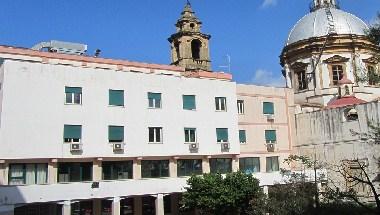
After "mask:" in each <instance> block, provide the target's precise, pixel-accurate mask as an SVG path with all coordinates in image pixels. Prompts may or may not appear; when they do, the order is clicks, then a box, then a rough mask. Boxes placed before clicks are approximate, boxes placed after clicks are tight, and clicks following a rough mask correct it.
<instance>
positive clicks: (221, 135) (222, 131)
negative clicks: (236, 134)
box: [216, 128, 228, 143]
mask: <svg viewBox="0 0 380 215" xmlns="http://www.w3.org/2000/svg"><path fill="white" fill-rule="evenodd" d="M216 141H217V142H218V143H227V142H228V128H217V129H216Z"/></svg>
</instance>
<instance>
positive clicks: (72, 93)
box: [65, 86, 83, 105]
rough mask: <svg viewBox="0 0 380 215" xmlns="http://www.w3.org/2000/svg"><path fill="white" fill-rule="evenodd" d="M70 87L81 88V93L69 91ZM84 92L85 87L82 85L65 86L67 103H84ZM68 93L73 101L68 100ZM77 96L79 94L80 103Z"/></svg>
mask: <svg viewBox="0 0 380 215" xmlns="http://www.w3.org/2000/svg"><path fill="white" fill-rule="evenodd" d="M69 88H72V89H73V88H78V89H79V88H80V93H74V92H67V91H69V90H68V89H69ZM82 94H83V88H82V87H72V86H65V105H82V102H83V101H82ZM68 95H70V97H71V99H70V100H71V101H69V102H68ZM76 96H79V103H77V102H76Z"/></svg>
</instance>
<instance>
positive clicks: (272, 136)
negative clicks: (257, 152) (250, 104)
mask: <svg viewBox="0 0 380 215" xmlns="http://www.w3.org/2000/svg"><path fill="white" fill-rule="evenodd" d="M276 140H277V138H276V130H265V141H266V143H276Z"/></svg>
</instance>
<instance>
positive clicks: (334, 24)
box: [286, 0, 368, 45]
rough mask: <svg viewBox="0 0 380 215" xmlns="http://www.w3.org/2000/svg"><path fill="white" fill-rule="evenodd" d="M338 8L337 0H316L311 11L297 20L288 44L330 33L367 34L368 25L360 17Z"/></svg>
mask: <svg viewBox="0 0 380 215" xmlns="http://www.w3.org/2000/svg"><path fill="white" fill-rule="evenodd" d="M338 8H339V6H338V5H337V3H336V1H335V0H314V2H313V4H312V7H311V13H309V14H307V15H306V16H304V17H303V18H302V19H300V20H299V21H298V22H297V24H296V25H295V26H294V27H293V29H292V30H291V32H290V34H289V36H288V39H287V42H286V44H287V45H289V44H292V43H295V42H298V41H301V40H305V39H309V38H312V37H322V36H327V35H328V34H329V33H335V34H353V35H365V31H366V30H367V29H368V26H367V25H366V24H365V23H364V22H363V21H362V20H361V19H360V18H358V17H356V16H355V15H353V14H350V13H347V12H345V11H342V10H340V9H338Z"/></svg>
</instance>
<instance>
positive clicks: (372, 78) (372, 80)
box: [367, 65, 379, 85]
mask: <svg viewBox="0 0 380 215" xmlns="http://www.w3.org/2000/svg"><path fill="white" fill-rule="evenodd" d="M367 71H368V84H369V85H376V84H377V83H376V82H377V81H378V79H379V77H378V75H377V74H376V73H375V67H374V66H370V65H368V66H367Z"/></svg>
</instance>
